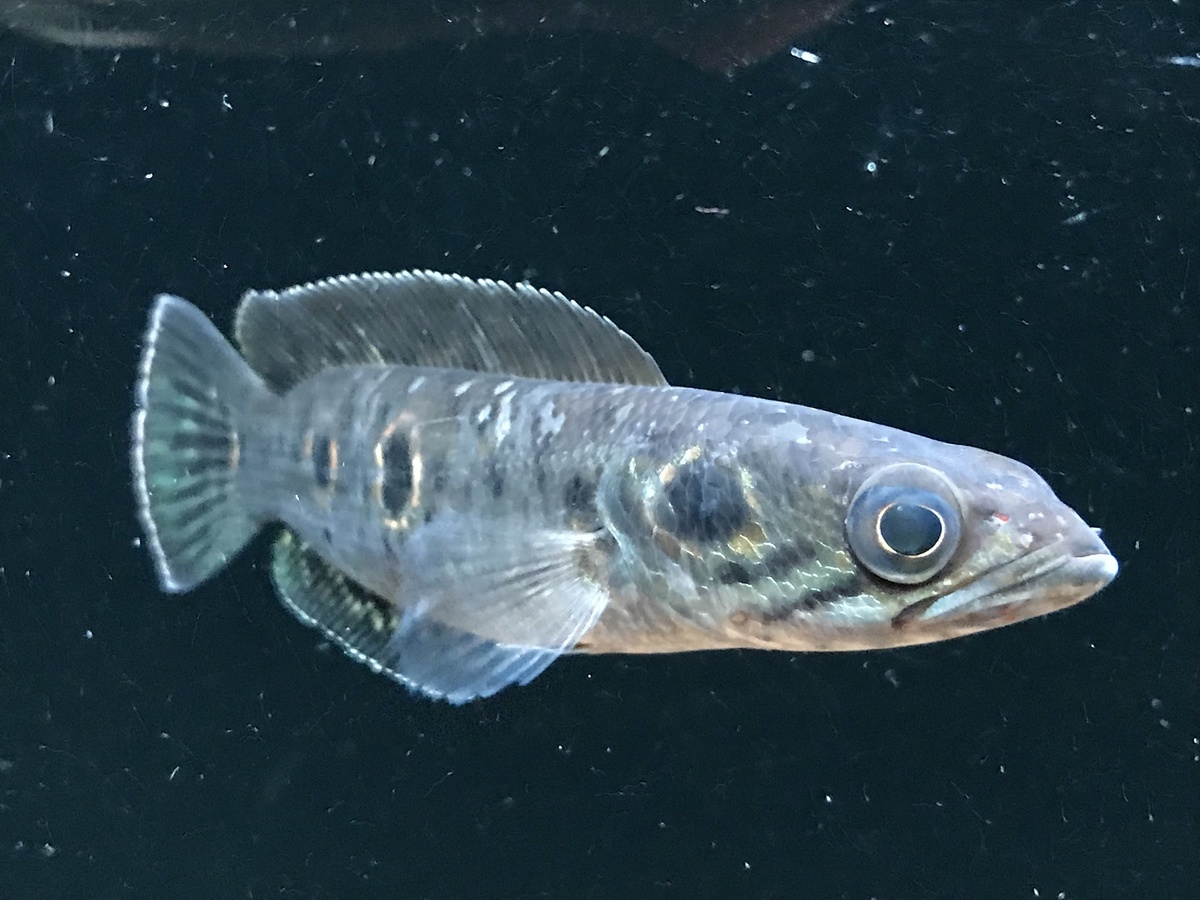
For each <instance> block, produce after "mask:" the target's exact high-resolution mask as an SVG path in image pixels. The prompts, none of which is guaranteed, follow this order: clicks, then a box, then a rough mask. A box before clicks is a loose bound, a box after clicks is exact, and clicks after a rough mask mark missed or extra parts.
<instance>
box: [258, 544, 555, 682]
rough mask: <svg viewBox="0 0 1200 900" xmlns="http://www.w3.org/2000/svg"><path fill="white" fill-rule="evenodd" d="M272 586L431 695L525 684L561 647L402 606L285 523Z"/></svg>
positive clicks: (349, 647)
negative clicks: (492, 636) (514, 640)
mask: <svg viewBox="0 0 1200 900" xmlns="http://www.w3.org/2000/svg"><path fill="white" fill-rule="evenodd" d="M271 570H272V575H273V577H274V580H275V586H276V589H277V590H278V591H279V594H280V596H281V597H282V598H283V601H284V604H285V605H286V606H287V607H288V609H289V610H291V612H292V613H293V614H294V615H295V616H296V617H297V618H298V619H300V621H302V622H304V623H305V624H306V625H310V626H312V627H315V628H317V629H318V630H319V631H321V632H322V633H323V634H324V635H325V636H326V637H327V638H329V639H330V640H331V641H333V642H334V643H335V644H337V645H338V646H339V647H340V648H341V649H342V650H343V651H344V652H345V653H346V654H347V655H348V656H350V657H351V658H352V659H355V660H357V661H358V662H362V663H365V664H367V665H368V666H370V667H371V668H372V669H373V670H375V671H376V672H381V673H383V674H386V675H389V676H391V677H392V678H394V679H395V680H396V681H398V682H400V683H401V684H403V685H405V686H406V687H408V688H410V689H411V690H414V691H418V692H420V693H422V694H425V695H426V696H429V697H433V698H435V699H441V700H446V701H448V702H450V703H456V704H458V703H466V702H467V701H469V700H473V699H476V698H479V697H490V696H492V695H493V694H495V693H497V692H498V691H500V690H502V689H503V688H505V687H507V686H508V685H510V684H528V683H529V682H530V681H532V680H533V679H534V678H535V677H537V676H538V675H539V674H541V673H542V672H543V671H544V670H545V669H546V667H547V666H549V665H550V664H551V663H552V662H554V660H555V659H557V658H558V656H559V655H560V652H561V651H559V650H555V649H548V648H541V647H520V646H508V645H504V644H501V643H498V642H496V641H493V640H489V639H488V638H485V637H481V636H479V635H477V634H473V633H471V632H468V631H464V630H462V629H459V628H455V627H453V626H451V625H447V624H445V623H442V622H439V621H437V620H435V619H433V618H431V617H429V616H428V615H425V614H424V613H423V612H421V611H415V610H413V609H411V608H410V609H406V610H404V611H403V612H401V610H400V609H399V607H397V605H396V604H395V603H393V602H392V601H390V600H387V599H385V598H383V597H380V596H379V595H377V594H375V593H373V592H371V591H370V590H368V589H367V588H365V587H363V586H362V585H360V584H358V583H357V582H355V581H354V580H353V579H351V578H349V577H348V576H347V575H345V574H343V573H342V572H340V571H338V570H337V569H336V568H334V567H333V566H332V565H331V564H330V563H328V562H326V561H325V559H324V558H322V557H321V556H320V555H319V554H318V553H317V552H316V551H315V550H313V549H312V548H311V547H309V546H308V545H307V544H305V543H304V542H303V541H302V540H301V539H300V538H299V537H297V536H296V535H295V534H294V533H293V532H291V531H289V530H285V531H284V532H283V533H282V534H281V535H280V537H279V538H278V540H276V542H275V547H274V550H273V553H272V566H271Z"/></svg>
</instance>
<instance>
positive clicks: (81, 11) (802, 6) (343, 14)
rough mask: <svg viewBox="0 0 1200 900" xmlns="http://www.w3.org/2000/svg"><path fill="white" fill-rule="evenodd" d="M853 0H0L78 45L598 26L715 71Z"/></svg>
mask: <svg viewBox="0 0 1200 900" xmlns="http://www.w3.org/2000/svg"><path fill="white" fill-rule="evenodd" d="M850 2H851V0H740V2H736V3H696V4H690V3H684V4H680V3H674V2H670V0H660V2H639V3H628V2H623V0H484V2H478V0H471V2H456V0H442V2H439V3H436V4H433V3H421V2H413V0H324V2H317V3H302V2H297V0H242V2H231V0H0V28H11V29H14V30H16V31H19V32H22V33H25V34H30V35H33V36H35V37H38V38H41V39H42V40H46V41H52V42H54V43H57V44H66V45H67V46H73V47H107V48H114V49H123V48H136V47H152V48H155V49H159V48H164V49H168V50H186V51H194V52H198V53H207V54H214V55H217V56H250V57H256V56H275V57H293V56H301V57H321V58H327V57H330V56H333V55H337V54H344V53H386V52H389V51H393V50H395V49H396V48H399V47H403V46H407V45H409V44H413V43H416V42H419V41H444V42H465V41H469V40H474V39H477V38H480V37H483V36H485V35H489V34H508V35H519V36H523V35H527V34H530V33H535V32H545V33H548V34H562V33H565V32H572V31H595V32H602V33H610V34H624V35H631V36H636V37H642V38H645V39H647V40H651V41H653V42H655V43H657V44H658V45H660V46H661V47H663V49H665V50H666V51H667V52H669V53H672V54H675V55H676V56H678V57H680V58H681V59H685V60H688V61H690V62H692V63H693V64H695V65H697V66H699V67H701V68H703V69H708V70H711V71H717V72H725V71H731V70H734V69H736V68H739V67H741V66H745V65H748V64H750V63H753V62H757V61H758V60H761V59H764V58H766V57H768V56H771V55H772V54H775V53H778V52H779V51H781V50H782V49H783V48H785V47H787V46H788V45H789V44H790V43H791V42H792V41H793V40H794V39H795V38H796V37H798V36H799V35H800V34H802V33H804V32H806V31H810V30H812V29H814V28H817V27H818V26H820V25H823V24H825V23H826V22H829V21H831V20H833V19H834V18H835V17H836V16H837V15H838V13H840V12H841V11H842V10H843V9H844V8H845V7H846V6H847V5H849V3H850Z"/></svg>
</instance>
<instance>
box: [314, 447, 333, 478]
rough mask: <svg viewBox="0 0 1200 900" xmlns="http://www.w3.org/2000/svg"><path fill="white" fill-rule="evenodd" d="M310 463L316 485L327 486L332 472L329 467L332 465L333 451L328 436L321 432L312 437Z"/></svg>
mask: <svg viewBox="0 0 1200 900" xmlns="http://www.w3.org/2000/svg"><path fill="white" fill-rule="evenodd" d="M312 463H313V478H314V479H315V480H316V482H317V487H319V488H321V489H324V488H327V487H329V482H330V476H331V474H332V473H331V472H330V467H331V466H332V465H333V452H332V448H331V447H330V444H329V438H327V437H325V435H323V434H322V435H318V436H316V437H314V438H313V445H312Z"/></svg>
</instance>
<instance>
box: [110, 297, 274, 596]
mask: <svg viewBox="0 0 1200 900" xmlns="http://www.w3.org/2000/svg"><path fill="white" fill-rule="evenodd" d="M267 393H268V391H267V388H266V387H265V386H264V384H263V382H262V380H261V379H260V378H259V377H258V375H256V374H255V373H254V371H253V370H252V369H251V368H250V366H249V365H248V364H247V363H246V361H245V360H244V359H242V357H241V356H239V355H238V352H237V351H236V350H235V349H234V348H233V346H232V345H231V344H230V343H229V342H228V341H227V340H226V339H225V338H224V336H222V334H221V333H220V332H219V331H218V330H217V329H216V327H215V326H214V325H213V324H212V322H210V321H209V320H208V319H207V318H206V317H205V315H204V313H202V312H200V310H198V309H197V308H196V307H195V306H193V305H192V304H190V303H188V302H187V301H186V300H183V299H181V298H179V297H173V296H170V295H168V294H162V295H160V296H159V297H158V298H157V299H156V300H155V302H154V309H153V311H152V312H151V314H150V326H149V328H148V329H147V330H146V342H145V347H144V349H143V350H142V364H141V368H140V370H139V375H138V383H137V394H136V402H137V409H136V411H135V412H134V414H133V481H134V488H135V490H136V491H137V501H138V515H139V517H140V519H141V521H142V527H143V529H144V530H145V532H146V538H147V541H148V543H149V545H150V552H151V554H152V555H153V557H154V565H155V568H156V569H157V570H158V578H159V581H160V582H161V583H162V586H163V588H164V589H165V590H168V591H176V592H181V591H186V590H189V589H190V588H192V587H194V586H195V585H197V584H199V583H200V582H202V581H204V580H205V579H206V578H208V577H210V576H211V575H213V574H214V573H216V572H217V571H218V570H219V569H221V568H222V567H223V566H224V565H225V564H226V563H227V562H228V561H229V559H230V558H231V557H232V556H233V555H234V554H236V553H237V552H238V551H239V550H240V549H241V548H242V547H243V546H244V545H245V544H246V542H247V541H249V540H250V538H252V537H253V536H254V534H255V532H256V531H257V530H258V528H259V524H260V523H258V522H256V521H255V520H253V519H252V518H250V517H249V516H248V515H247V513H246V512H245V510H244V508H243V506H242V503H241V500H240V498H239V497H238V491H237V485H236V477H235V476H236V473H237V467H238V464H239V460H240V449H241V439H240V435H239V432H238V429H239V424H240V422H241V421H242V420H243V416H244V411H245V410H246V409H247V408H248V405H249V404H251V403H253V402H254V401H255V399H256V398H262V397H264V396H266V395H267Z"/></svg>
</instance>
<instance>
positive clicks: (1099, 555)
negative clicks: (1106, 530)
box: [892, 535, 1118, 628]
mask: <svg viewBox="0 0 1200 900" xmlns="http://www.w3.org/2000/svg"><path fill="white" fill-rule="evenodd" d="M1117 569H1118V564H1117V560H1116V558H1115V557H1114V556H1113V555H1112V554H1111V553H1110V552H1109V551H1108V548H1107V547H1105V546H1104V544H1103V543H1101V542H1100V540H1099V538H1098V537H1096V536H1094V535H1093V536H1091V540H1089V541H1087V542H1086V545H1085V546H1083V547H1072V546H1070V542H1068V541H1057V542H1055V543H1053V544H1049V545H1047V546H1045V547H1042V548H1040V549H1038V550H1035V551H1034V552H1032V553H1029V554H1026V555H1025V556H1022V557H1018V558H1017V559H1014V560H1012V561H1011V562H1008V563H1006V564H1004V565H1002V566H1000V567H999V568H996V569H993V570H991V571H990V572H986V573H984V574H983V575H981V576H979V577H978V578H976V579H975V580H974V581H971V582H968V583H967V584H965V585H961V586H960V587H958V588H956V589H955V590H953V591H950V592H949V593H947V594H942V595H940V596H934V597H928V598H926V599H924V600H921V601H919V602H917V603H914V604H912V605H910V606H907V607H905V608H904V609H902V610H901V611H900V612H899V613H897V614H896V616H895V617H893V619H892V625H893V627H895V628H904V627H906V626H911V625H913V624H915V623H917V622H929V623H933V622H952V621H957V620H962V619H967V618H970V617H974V616H979V615H987V614H989V613H995V612H999V611H1001V610H1005V609H1010V608H1012V607H1015V606H1018V605H1020V604H1026V603H1028V604H1029V605H1030V606H1029V615H1031V616H1032V615H1037V614H1040V613H1043V612H1050V611H1051V610H1054V609H1060V608H1062V607H1064V606H1070V605H1071V604H1073V603H1077V602H1079V601H1080V600H1083V599H1085V598H1086V597H1090V596H1091V595H1092V594H1094V593H1096V591H1098V590H1100V589H1101V588H1102V587H1104V586H1105V585H1107V584H1108V583H1109V582H1111V581H1112V580H1113V578H1115V577H1116V575H1117ZM1020 618H1025V616H1021V617H1020Z"/></svg>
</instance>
